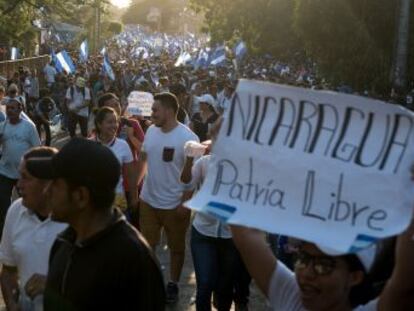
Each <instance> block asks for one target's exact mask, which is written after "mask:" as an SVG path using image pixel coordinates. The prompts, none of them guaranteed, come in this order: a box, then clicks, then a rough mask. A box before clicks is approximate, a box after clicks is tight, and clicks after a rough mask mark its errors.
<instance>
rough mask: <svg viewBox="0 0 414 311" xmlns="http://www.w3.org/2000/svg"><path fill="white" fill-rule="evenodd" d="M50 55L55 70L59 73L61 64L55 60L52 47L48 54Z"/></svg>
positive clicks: (61, 70)
mask: <svg viewBox="0 0 414 311" xmlns="http://www.w3.org/2000/svg"><path fill="white" fill-rule="evenodd" d="M50 56H51V58H52V61H53V64H54V65H55V68H56V71H57V72H59V73H60V72H63V68H62V65H61V64H60V63H59V62H58V60H57V57H56V53H55V50H53V49H52V53H51V54H50Z"/></svg>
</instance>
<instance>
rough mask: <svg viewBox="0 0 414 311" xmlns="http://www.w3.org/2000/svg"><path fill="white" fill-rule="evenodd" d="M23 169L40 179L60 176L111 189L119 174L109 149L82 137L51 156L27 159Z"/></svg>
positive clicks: (96, 188)
mask: <svg viewBox="0 0 414 311" xmlns="http://www.w3.org/2000/svg"><path fill="white" fill-rule="evenodd" d="M26 169H27V170H28V171H29V173H30V174H31V175H33V176H34V177H36V178H39V179H57V178H63V179H65V180H67V181H68V182H69V183H71V184H73V185H76V186H85V187H87V188H88V189H90V190H92V189H95V190H103V191H114V190H115V188H116V185H117V184H118V181H119V178H120V175H121V165H120V163H119V161H118V159H117V158H116V157H115V155H114V154H113V153H112V151H111V150H110V149H109V148H108V147H106V146H104V145H102V144H100V143H98V142H95V141H91V140H87V139H84V138H73V139H71V140H70V141H69V142H68V143H67V144H66V145H65V146H63V147H62V149H61V150H60V151H59V152H58V153H57V154H55V155H54V156H53V157H50V158H30V159H28V160H26Z"/></svg>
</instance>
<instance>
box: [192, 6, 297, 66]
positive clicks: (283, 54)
mask: <svg viewBox="0 0 414 311" xmlns="http://www.w3.org/2000/svg"><path fill="white" fill-rule="evenodd" d="M191 5H192V8H193V9H194V10H195V11H196V12H201V13H204V15H205V27H204V30H205V31H206V32H209V33H210V34H211V36H212V41H213V42H216V43H221V42H223V41H228V40H234V38H240V37H241V38H242V39H243V40H244V41H246V43H247V44H248V46H249V50H250V51H253V52H255V53H262V54H263V53H271V54H273V55H275V56H277V57H279V58H281V59H286V58H289V57H290V55H292V54H293V53H295V52H297V51H298V50H300V45H299V40H298V36H297V35H296V33H295V31H294V29H293V16H294V14H293V13H294V8H295V6H294V2H293V1H291V0H191Z"/></svg>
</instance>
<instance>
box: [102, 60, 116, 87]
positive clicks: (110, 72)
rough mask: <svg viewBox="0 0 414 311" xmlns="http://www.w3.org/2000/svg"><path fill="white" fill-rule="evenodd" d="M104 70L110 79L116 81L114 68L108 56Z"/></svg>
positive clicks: (104, 63)
mask: <svg viewBox="0 0 414 311" xmlns="http://www.w3.org/2000/svg"><path fill="white" fill-rule="evenodd" d="M103 71H104V73H105V74H106V75H107V76H108V77H109V79H111V80H112V81H115V73H114V71H113V70H112V67H111V63H110V62H109V59H108V56H105V57H104V62H103Z"/></svg>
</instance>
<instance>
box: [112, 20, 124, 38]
mask: <svg viewBox="0 0 414 311" xmlns="http://www.w3.org/2000/svg"><path fill="white" fill-rule="evenodd" d="M123 29H124V25H122V24H121V23H119V22H116V21H112V22H110V23H109V24H108V31H109V32H110V33H112V34H113V35H117V34H119V33H121V32H122V30H123Z"/></svg>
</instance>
